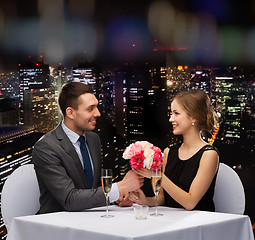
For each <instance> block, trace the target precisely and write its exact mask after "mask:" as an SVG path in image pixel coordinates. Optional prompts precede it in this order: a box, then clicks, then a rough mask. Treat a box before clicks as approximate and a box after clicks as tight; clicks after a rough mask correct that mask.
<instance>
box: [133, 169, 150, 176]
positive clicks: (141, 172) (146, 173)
mask: <svg viewBox="0 0 255 240" xmlns="http://www.w3.org/2000/svg"><path fill="white" fill-rule="evenodd" d="M135 172H136V173H137V174H138V175H140V176H143V177H146V178H151V176H152V170H150V169H148V168H140V169H138V170H135Z"/></svg>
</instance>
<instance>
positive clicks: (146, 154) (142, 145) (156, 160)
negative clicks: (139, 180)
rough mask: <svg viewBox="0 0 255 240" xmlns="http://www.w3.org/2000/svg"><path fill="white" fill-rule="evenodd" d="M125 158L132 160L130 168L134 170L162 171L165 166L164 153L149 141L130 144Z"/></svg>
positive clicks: (124, 155) (124, 154)
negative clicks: (163, 165)
mask: <svg viewBox="0 0 255 240" xmlns="http://www.w3.org/2000/svg"><path fill="white" fill-rule="evenodd" d="M123 158H124V159H127V160H130V166H131V168H133V169H134V170H138V169H140V168H148V169H152V170H154V171H155V170H156V169H160V168H161V167H162V164H163V153H162V152H161V150H160V148H158V147H156V146H154V145H153V144H151V143H149V142H147V141H137V142H135V143H132V144H130V145H129V146H128V147H127V148H126V149H125V151H124V153H123Z"/></svg>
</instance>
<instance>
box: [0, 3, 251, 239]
mask: <svg viewBox="0 0 255 240" xmlns="http://www.w3.org/2000/svg"><path fill="white" fill-rule="evenodd" d="M146 2H147V3H146V4H144V3H143V1H134V0H130V1H102V0H23V1H21V0H8V1H5V0H0V192H1V190H2V186H3V183H4V181H5V180H6V178H7V177H8V176H9V174H10V173H11V172H12V171H13V170H14V169H16V168H17V167H18V166H20V165H23V164H26V163H30V162H31V154H32V149H33V146H34V144H35V142H36V141H37V140H38V139H39V138H40V137H41V136H42V135H43V134H44V133H46V132H48V131H50V130H52V129H53V128H54V127H55V126H56V125H57V124H58V123H59V122H60V121H61V114H60V110H59V108H58V105H57V95H58V93H59V91H60V89H61V87H62V86H63V84H65V83H67V82H70V81H80V82H83V83H86V84H88V85H90V86H91V87H92V88H93V89H94V92H95V95H96V96H97V98H98V100H99V108H100V112H101V117H100V119H98V123H97V129H96V132H97V133H98V134H99V136H100V138H101V141H102V150H101V155H102V159H103V166H104V167H109V168H112V169H113V172H114V178H115V180H120V179H122V178H123V176H124V175H125V173H126V171H127V170H128V168H129V163H128V162H127V161H126V160H124V159H123V158H122V153H123V151H124V149H125V147H126V146H127V145H129V144H130V143H132V142H134V141H136V140H147V141H150V142H151V143H153V144H155V145H156V146H158V147H160V148H161V149H162V150H164V148H165V147H167V146H169V145H170V144H173V143H176V142H178V141H180V139H179V138H178V137H175V136H173V134H172V129H171V125H170V123H169V121H168V119H169V114H170V111H171V109H170V102H171V99H172V97H173V96H174V95H175V94H176V93H178V92H179V91H181V90H184V89H192V88H198V89H202V90H204V91H205V92H207V93H208V95H209V96H210V98H211V101H212V104H213V106H214V108H215V110H216V111H217V113H218V114H219V116H220V130H219V133H218V135H217V139H216V140H215V142H214V145H215V146H216V147H217V148H218V150H219V153H220V161H221V162H223V163H226V164H227V165H229V166H231V167H232V168H234V170H235V171H236V172H237V174H238V175H239V176H240V178H241V180H242V183H243V185H244V189H245V194H246V209H245V214H247V215H249V217H250V219H251V221H252V224H254V223H255V206H254V202H255V186H254V178H255V177H254V176H255V174H254V172H255V101H254V98H255V2H254V1H245V3H244V2H240V1H239V3H235V2H231V1H230V0H214V1H209V0H204V1H202V0H184V1H177V0H148V1H146ZM205 137H210V134H208V136H205ZM147 184H149V183H147ZM147 187H148V186H147ZM146 191H147V194H148V195H150V194H151V192H150V189H149V187H148V188H146ZM0 237H1V239H5V237H6V230H5V227H4V223H3V221H2V219H1V221H0Z"/></svg>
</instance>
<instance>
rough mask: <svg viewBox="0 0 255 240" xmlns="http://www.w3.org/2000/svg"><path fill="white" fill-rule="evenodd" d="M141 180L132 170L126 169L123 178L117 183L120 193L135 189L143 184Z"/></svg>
mask: <svg viewBox="0 0 255 240" xmlns="http://www.w3.org/2000/svg"><path fill="white" fill-rule="evenodd" d="M143 182H144V178H143V177H142V176H140V175H137V174H136V173H135V172H134V171H133V170H130V171H128V172H127V174H126V175H125V177H124V178H123V180H122V181H120V182H118V183H117V185H118V188H119V193H120V195H121V194H125V193H127V192H132V191H136V190H137V189H139V188H140V187H142V186H143Z"/></svg>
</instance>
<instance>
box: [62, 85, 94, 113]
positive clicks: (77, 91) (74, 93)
mask: <svg viewBox="0 0 255 240" xmlns="http://www.w3.org/2000/svg"><path fill="white" fill-rule="evenodd" d="M85 93H92V94H94V92H93V90H92V88H91V87H90V86H88V85H86V84H84V83H81V82H70V83H67V84H65V85H64V86H63V87H62V89H61V91H60V93H59V96H58V104H59V106H60V109H61V112H62V114H63V116H65V115H66V109H67V108H68V107H71V108H73V109H78V98H79V97H80V96H81V95H83V94H85Z"/></svg>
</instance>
